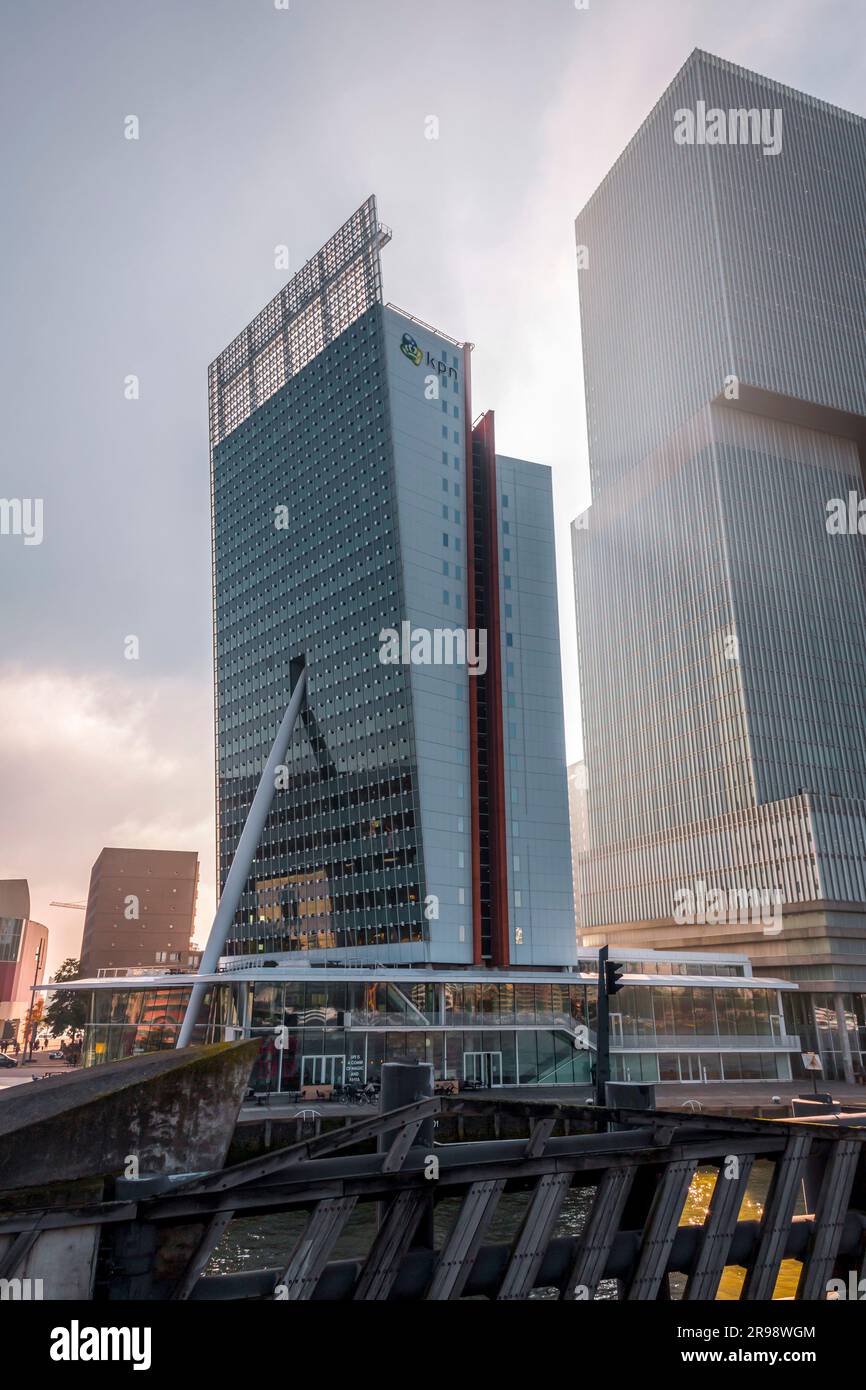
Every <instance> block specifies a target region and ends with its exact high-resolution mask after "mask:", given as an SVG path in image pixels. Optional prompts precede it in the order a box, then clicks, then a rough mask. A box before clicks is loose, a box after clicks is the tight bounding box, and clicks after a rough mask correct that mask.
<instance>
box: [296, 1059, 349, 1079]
mask: <svg viewBox="0 0 866 1390" xmlns="http://www.w3.org/2000/svg"><path fill="white" fill-rule="evenodd" d="M345 1072H346V1058H345V1056H338V1055H337V1054H334V1053H332V1054H330V1055H328V1056H321V1055H315V1054H314V1055H308V1056H305V1057H302V1058H301V1085H302V1086H342V1085H343V1077H344V1076H345Z"/></svg>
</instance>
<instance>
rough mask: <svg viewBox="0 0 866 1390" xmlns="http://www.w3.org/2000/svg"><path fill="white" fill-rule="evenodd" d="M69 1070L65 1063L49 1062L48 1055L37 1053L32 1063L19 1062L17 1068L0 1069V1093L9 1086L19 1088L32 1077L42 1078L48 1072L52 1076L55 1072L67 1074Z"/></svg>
mask: <svg viewBox="0 0 866 1390" xmlns="http://www.w3.org/2000/svg"><path fill="white" fill-rule="evenodd" d="M69 1070H70V1068H69V1067H67V1065H66V1063H65V1062H49V1060H48V1053H47V1052H46V1053H41V1052H37V1053H36V1054H35V1056H34V1058H33V1061H32V1062H23V1063H22V1062H21V1061H20V1060H19V1063H18V1066H17V1067H15V1068H12V1067H0V1093H2V1092H3V1091H4V1090H8V1088H9V1087H10V1086H19V1085H20V1084H21V1083H22V1082H23V1081H31V1080H32V1079H33V1077H34V1076H44V1074H45V1072H47V1071H49V1072H51V1073H52V1075H53V1074H54V1073H55V1072H58V1071H62V1072H68V1071H69Z"/></svg>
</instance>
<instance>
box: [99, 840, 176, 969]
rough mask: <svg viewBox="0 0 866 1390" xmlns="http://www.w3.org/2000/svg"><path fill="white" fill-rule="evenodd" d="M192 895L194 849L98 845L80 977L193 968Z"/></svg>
mask: <svg viewBox="0 0 866 1390" xmlns="http://www.w3.org/2000/svg"><path fill="white" fill-rule="evenodd" d="M197 895H198V855H197V854H196V852H195V851H194V850H174V849H103V850H101V851H100V853H99V855H98V857H97V859H96V862H95V864H94V865H93V869H92V872H91V875H90V889H89V891H88V894H87V912H86V915H85V918H84V936H83V939H82V943H81V975H82V978H86V979H90V978H92V977H94V976H97V975H125V974H127V973H128V972H129V971H130V970H142V969H145V968H146V969H149V970H150V971H152V972H153V973H160V972H166V971H169V970H174V971H179V970H189V969H190V968H194V967H195V966H196V965H197V964H198V956H197V953H196V948H195V946H194V945H193V944H191V937H192V933H193V927H194V924H195V906H196V897H197Z"/></svg>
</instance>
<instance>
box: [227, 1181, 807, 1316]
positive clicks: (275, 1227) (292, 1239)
mask: <svg viewBox="0 0 866 1390" xmlns="http://www.w3.org/2000/svg"><path fill="white" fill-rule="evenodd" d="M772 1171H773V1165H772V1164H771V1163H768V1162H766V1161H760V1160H759V1161H758V1162H756V1163H755V1165H754V1167H753V1169H752V1173H751V1175H750V1179H749V1184H748V1188H747V1190H746V1195H745V1197H744V1199H743V1204H742V1207H741V1208H740V1217H739V1219H740V1220H741V1221H757V1220H760V1217H761V1214H762V1212H763V1209H764V1203H765V1201H766V1198H767V1191H768V1188H769V1184H770V1178H771V1176H772ZM715 1181H716V1170H715V1169H714V1168H699V1169H698V1170H697V1172H696V1173H695V1175H694V1178H693V1179H692V1183H691V1186H690V1188H689V1195H688V1198H687V1200H686V1204H685V1207H684V1209H683V1214H682V1216H681V1218H680V1225H681V1226H700V1225H702V1224H703V1222H704V1220H705V1219H706V1215H707V1211H708V1210H709V1203H710V1198H711V1197H712V1193H713V1188H714V1186H715ZM530 1196H531V1194H530V1193H528V1192H525V1193H514V1194H506V1195H505V1196H503V1197H502V1198H501V1199H500V1201H499V1204H498V1206H497V1209H496V1212H495V1214H494V1217H493V1220H492V1221H491V1223H490V1227H489V1230H488V1233H487V1235H486V1237H485V1243H489V1244H491V1245H495V1244H500V1243H507V1242H509V1241H511V1240H512V1239H513V1237H514V1235H515V1233H516V1231H517V1230H518V1229H519V1226H520V1222H521V1220H522V1218H523V1215H524V1212H525V1210H526V1207H527V1205H528V1203H529V1200H530ZM593 1196H594V1190H593V1189H592V1188H579V1189H575V1191H574V1192H572V1193H570V1194H569V1196H568V1198H567V1199H566V1201H565V1203H564V1204H563V1208H562V1211H561V1212H560V1216H559V1220H558V1222H557V1225H556V1228H555V1230H554V1236H565V1235H572V1236H575V1235H579V1234H580V1232H581V1231H582V1230H583V1228H584V1225H585V1223H586V1220H587V1217H588V1215H589V1211H590V1208H591V1205H592V1199H593ZM460 1204H461V1198H459V1197H455V1198H447V1199H446V1200H444V1201H441V1202H438V1203H437V1205H436V1209H435V1213H434V1221H433V1229H434V1235H435V1242H436V1246H437V1248H441V1247H442V1245H443V1243H444V1242H445V1240H446V1239H447V1237H448V1234H449V1232H450V1229H451V1226H452V1224H453V1222H454V1220H455V1219H456V1216H457V1213H458V1211H459V1209H460ZM375 1211H376V1208H375V1204H374V1203H365V1204H364V1205H363V1206H358V1207H357V1208H356V1210H355V1211H354V1212H353V1213H352V1216H351V1217H350V1218H349V1220H348V1222H347V1223H346V1226H345V1227H344V1229H343V1232H342V1234H341V1235H340V1238H339V1240H338V1241H337V1244H336V1246H335V1247H334V1250H333V1252H332V1254H331V1259H332V1260H350V1259H363V1257H364V1256H365V1255H366V1254H367V1252H368V1250H369V1249H370V1245H371V1243H372V1240H373V1236H374V1234H375V1229H376V1215H375ZM804 1212H805V1207H804V1205H803V1203H802V1198H801V1200H800V1203H799V1204H798V1206H797V1211H796V1214H797V1215H801V1214H803V1213H804ZM306 1221H307V1213H306V1212H301V1211H299V1212H282V1213H279V1214H277V1215H274V1216H256V1217H251V1218H249V1219H247V1220H243V1219H242V1220H238V1221H233V1222H232V1224H231V1226H230V1227H229V1229H228V1230H227V1232H226V1234H225V1235H224V1236H223V1238H222V1240H221V1241H220V1244H219V1245H218V1246H217V1249H216V1251H215V1252H214V1255H213V1257H212V1258H211V1261H210V1263H209V1264H208V1266H207V1269H206V1271H205V1273H207V1274H230V1273H236V1272H239V1271H241V1270H253V1269H265V1268H271V1269H272V1268H278V1267H280V1266H281V1265H285V1264H286V1263H287V1262H288V1258H289V1255H290V1254H291V1251H292V1248H293V1247H294V1245H295V1243H296V1241H297V1240H298V1238H299V1236H300V1235H301V1233H302V1231H303V1229H304V1226H305V1224H306ZM799 1274H800V1263H799V1261H797V1260H784V1261H783V1262H782V1266H781V1270H780V1273H779V1279H778V1282H777V1284H776V1292H775V1295H774V1297H775V1298H792V1297H793V1296H794V1292H795V1290H796V1287H797V1280H798V1278H799ZM744 1277H745V1271H744V1270H742V1269H738V1268H737V1267H735V1266H729V1267H728V1268H727V1269H726V1270H725V1273H724V1276H723V1278H722V1282H721V1285H720V1287H719V1292H718V1294H717V1298H719V1299H728V1300H731V1299H737V1298H739V1295H740V1289H741V1287H742V1284H743V1279H744ZM670 1284H671V1296H672V1297H673V1298H681V1297H682V1294H683V1291H684V1288H685V1280H684V1279H683V1278H682V1277H681V1276H680V1275H676V1274H675V1275H673V1276H672V1277H671V1280H670ZM532 1296H533V1298H545V1297H556V1296H557V1295H556V1294H555V1292H553V1291H551V1292H550V1293H547V1292H546V1291H544V1290H536V1291H535V1293H534V1294H533V1295H532ZM598 1297H599V1298H602V1299H611V1298H615V1297H616V1289H615V1286H614V1285H613V1284H612V1283H609V1282H608V1283H603V1284H602V1285H601V1286H600V1287H599V1291H598Z"/></svg>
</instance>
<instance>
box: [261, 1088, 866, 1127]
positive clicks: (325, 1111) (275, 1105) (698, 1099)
mask: <svg viewBox="0 0 866 1390" xmlns="http://www.w3.org/2000/svg"><path fill="white" fill-rule="evenodd" d="M818 1089H819V1090H823V1089H824V1087H823V1085H821V1084H820V1083H819V1088H818ZM826 1089H827V1091H829V1093H830V1094H831V1095H832V1096H833V1099H834V1100H836V1101H838V1102H839V1103H840V1104H843V1105H855V1106H857V1107H858V1108H860V1107H862V1108H863V1109H864V1110H866V1087H863V1086H847V1085H845V1084H844V1083H843V1082H835V1081H834V1082H831V1083H829V1084H828V1085H827V1087H826ZM811 1090H812V1088H811V1086H810V1084H809V1082H808V1081H753V1082H742V1081H740V1082H737V1081H730V1082H725V1081H721V1082H718V1083H715V1084H713V1083H710V1084H708V1085H706V1086H701V1085H688V1084H682V1083H680V1084H670V1085H663V1084H662V1085H658V1086H656V1105H657V1107H658V1109H659V1110H686V1111H689V1110H693V1109H694V1110H697V1109H698V1108H700V1109H701V1110H702V1111H703V1113H704V1114H707V1115H711V1114H713V1113H718V1114H727V1113H728V1111H729V1110H731V1109H734V1110H737V1111H738V1112H746V1111H757V1110H763V1111H765V1112H766V1113H767V1114H768V1115H777V1116H779V1117H781V1116H784V1115H787V1114H790V1102H791V1098H792V1096H799V1095H804V1096H805V1095H810V1094H811ZM472 1095H477V1096H478V1097H479V1099H480V1098H484V1099H491V1098H494V1097H501V1098H502V1099H503V1100H559V1101H578V1102H589V1101H591V1100H592V1093H591V1091H590V1088H589V1087H584V1086H501V1087H497V1088H496V1089H495V1090H492V1091H476V1092H471V1093H469V1094H468V1095H467V1097H466V1098H467V1099H471V1097H472ZM777 1097H778V1104H777V1103H776V1098H777ZM303 1111H306V1112H307V1114H308V1115H309V1114H319V1115H329V1116H345V1115H350V1116H352V1117H353V1118H354V1119H358V1120H360V1119H363V1118H364V1116H365V1115H367V1114H370V1113H371V1112H372V1113H375V1107H374V1106H369V1105H346V1104H342V1103H338V1102H334V1101H315V1102H312V1101H306V1102H304V1103H295V1102H291V1101H287V1100H285V1099H284V1098H283V1097H282V1096H280V1095H278V1094H275V1095H273V1096H271V1100H270V1104H269V1105H267V1106H264V1105H256V1104H251V1105H245V1106H243V1107H242V1109H241V1113H240V1116H239V1120H240V1122H241V1123H251V1122H254V1121H256V1120H262V1119H264V1118H265V1117H266V1116H268V1115H271V1116H272V1117H274V1118H286V1119H288V1118H292V1117H293V1116H296V1115H299V1114H301V1113H302V1112H303Z"/></svg>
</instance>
